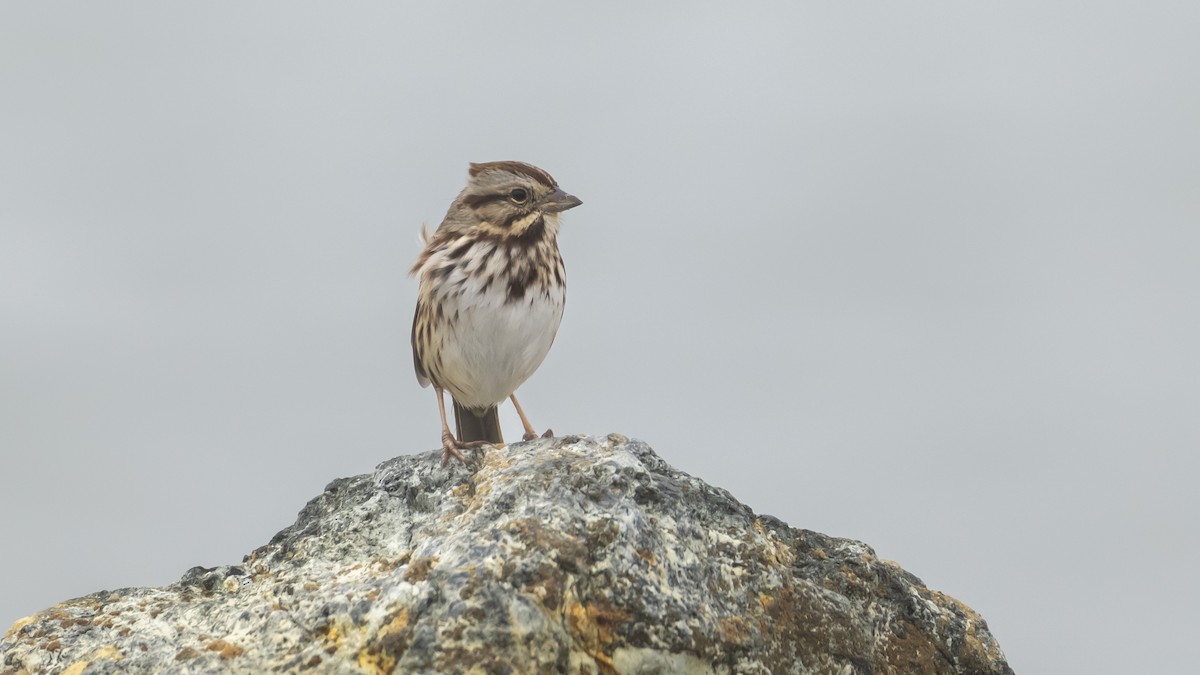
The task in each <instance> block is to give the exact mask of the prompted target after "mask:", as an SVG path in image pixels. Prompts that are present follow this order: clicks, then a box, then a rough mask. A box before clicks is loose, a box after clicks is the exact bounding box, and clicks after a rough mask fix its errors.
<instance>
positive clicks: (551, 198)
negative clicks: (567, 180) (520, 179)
mask: <svg viewBox="0 0 1200 675" xmlns="http://www.w3.org/2000/svg"><path fill="white" fill-rule="evenodd" d="M582 203H583V200H581V199H580V198H579V197H576V196H575V195H569V194H567V193H565V192H563V191H562V190H555V191H554V192H551V193H550V194H548V195H546V196H545V197H543V198H542V204H541V206H542V210H543V211H545V212H546V213H559V212H561V211H566V210H567V209H573V208H575V207H576V206H579V205H580V204H582Z"/></svg>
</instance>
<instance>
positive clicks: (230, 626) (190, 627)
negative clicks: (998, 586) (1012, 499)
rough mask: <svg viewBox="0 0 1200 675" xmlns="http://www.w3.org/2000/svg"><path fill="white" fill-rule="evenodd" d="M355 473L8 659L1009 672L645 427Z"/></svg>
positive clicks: (908, 593)
mask: <svg viewBox="0 0 1200 675" xmlns="http://www.w3.org/2000/svg"><path fill="white" fill-rule="evenodd" d="M440 453H441V450H440V449H439V450H437V451H436V452H434V453H426V454H421V455H415V456H409V457H399V458H396V459H392V460H389V461H387V462H384V463H383V464H381V465H379V467H378V469H377V470H376V471H375V473H374V474H370V475H362V476H355V477H353V478H342V479H339V480H335V481H334V482H332V483H330V484H329V486H328V487H327V488H326V489H325V492H324V493H323V494H321V495H320V496H318V497H317V498H316V499H313V500H312V501H311V502H309V503H308V505H307V506H305V507H304V509H303V510H302V511H301V512H300V515H299V517H298V518H297V520H296V523H295V524H294V525H292V526H291V527H289V528H287V529H285V530H283V531H282V532H280V533H279V534H277V535H275V537H274V538H273V539H272V540H271V542H270V543H268V544H267V545H265V546H263V547H261V548H259V549H258V550H256V551H254V552H253V553H251V554H250V555H248V556H246V558H245V559H244V561H243V563H242V564H240V565H232V566H223V567H216V568H201V567H195V568H192V569H191V570H188V571H187V573H185V574H184V575H183V578H182V579H180V580H179V582H177V583H174V584H171V585H169V586H165V587H162V588H125V589H120V590H116V591H102V592H99V593H94V594H92V595H89V596H86V597H83V598H78V599H75V600H69V601H67V602H63V603H61V604H58V605H56V606H54V607H51V608H50V609H47V610H45V611H44V612H41V613H40V614H37V615H34V616H31V617H28V618H25V619H22V620H20V621H18V622H17V623H16V624H14V625H13V627H12V628H10V629H9V630H8V632H7V634H6V635H5V637H4V639H3V641H2V642H0V671H2V672H4V673H20V672H23V671H29V672H34V673H37V672H62V673H71V674H79V673H86V674H87V675H99V674H101V673H160V672H179V673H207V672H214V673H219V672H231V673H233V672H236V673H259V672H302V671H308V670H311V671H313V672H335V673H391V672H396V673H468V672H470V673H581V674H582V673H595V674H602V673H603V674H608V673H639V674H642V675H652V674H656V673H662V674H666V673H763V674H770V673H830V674H836V675H849V674H851V673H981V674H982V673H1011V672H1012V670H1011V669H1010V668H1009V667H1008V664H1007V663H1006V662H1005V660H1004V655H1003V653H1002V652H1001V651H1000V647H999V645H998V644H997V643H996V640H995V639H994V638H993V637H992V635H991V633H990V632H988V628H987V624H986V623H985V622H984V621H983V619H981V618H980V617H979V615H978V614H976V613H975V612H974V611H972V610H971V609H970V608H969V607H967V606H965V605H963V604H962V603H960V602H958V601H956V600H954V599H953V598H950V597H948V596H946V595H943V594H941V593H938V592H937V591H933V590H930V589H929V588H926V587H925V585H924V584H923V583H922V582H921V581H920V580H919V579H918V578H916V577H915V576H913V575H911V574H909V573H908V572H905V571H904V570H902V569H900V567H898V566H897V565H896V564H894V563H891V562H888V561H885V560H880V559H879V558H877V557H876V556H875V553H874V552H873V551H872V550H871V548H870V547H868V546H866V545H865V544H862V543H859V542H857V541H851V540H849V539H835V538H832V537H828V536H825V535H823V534H818V533H816V532H811V531H808V530H798V529H793V528H790V527H788V526H787V525H786V524H785V523H783V522H781V521H779V520H777V519H775V518H772V517H770V516H756V515H755V514H754V513H752V512H751V511H750V509H749V508H747V507H746V506H744V505H742V504H741V503H739V502H738V501H737V500H735V499H734V498H733V497H732V496H731V495H729V494H728V493H727V492H725V491H724V490H721V489H719V488H715V487H712V486H710V485H707V484H706V483H704V482H703V481H700V480H698V479H696V478H693V477H691V476H689V475H687V474H685V473H682V472H680V471H677V470H675V469H673V468H671V467H670V466H668V465H667V464H666V463H665V462H663V461H662V460H661V459H660V458H659V457H658V456H657V455H655V454H654V452H653V451H652V450H651V449H650V448H649V447H648V446H647V445H645V444H644V443H641V442H639V441H632V440H627V439H626V438H624V437H622V436H618V435H616V434H613V435H610V436H608V437H607V438H586V437H584V438H580V437H568V438H553V439H541V440H537V441H532V442H529V443H516V444H513V445H511V446H509V447H507V448H500V449H491V450H489V451H488V452H487V453H486V454H485V456H484V457H483V458H482V460H481V462H480V465H479V467H478V468H477V470H476V471H475V472H474V473H472V471H470V470H468V469H466V468H464V467H461V466H457V465H451V466H449V467H446V468H443V467H441V465H440V463H439V461H438V459H437V458H438V456H439V455H440Z"/></svg>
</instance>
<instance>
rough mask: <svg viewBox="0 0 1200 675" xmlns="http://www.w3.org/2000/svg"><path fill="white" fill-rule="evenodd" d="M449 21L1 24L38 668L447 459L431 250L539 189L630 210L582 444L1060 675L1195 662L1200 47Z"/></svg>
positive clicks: (726, 7)
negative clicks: (776, 525) (129, 612)
mask: <svg viewBox="0 0 1200 675" xmlns="http://www.w3.org/2000/svg"><path fill="white" fill-rule="evenodd" d="M405 4H407V3H405ZM405 4H402V3H370V2H358V3H353V4H352V5H346V4H344V3H338V4H334V3H328V4H313V3H296V2H288V3H254V4H250V3H158V2H126V3H120V4H111V3H104V4H99V3H68V4H64V3H54V4H46V3H4V4H0V92H2V94H0V96H2V98H0V458H2V464H0V472H2V475H3V490H2V491H0V513H3V518H4V520H3V526H2V532H3V533H2V536H0V541H2V542H3V550H4V554H3V555H0V629H3V628H4V627H6V626H7V625H8V624H9V623H10V622H11V621H13V620H15V619H17V618H18V617H21V616H24V615H26V614H30V613H32V612H34V611H36V610H39V609H42V608H44V607H45V606H48V605H50V604H52V603H54V602H57V601H60V600H63V599H66V598H69V597H73V596H78V595H82V594H86V593H89V592H93V591H97V590H101V589H109V588H117V587H121V586H143V585H159V584H164V583H168V582H171V581H173V580H176V579H178V577H179V576H180V575H181V574H182V573H183V572H184V570H186V569H187V568H188V567H191V566H193V565H216V564H222V563H231V562H236V561H238V560H240V559H241V556H242V555H243V554H244V553H246V552H248V551H250V550H251V549H253V548H254V547H256V546H258V545H260V544H262V543H264V542H265V541H267V540H268V539H269V538H270V537H271V535H272V534H273V533H274V532H275V531H277V530H278V529H280V528H282V527H284V526H286V525H288V524H289V523H290V522H292V520H293V518H294V516H295V513H296V512H297V511H298V510H299V509H300V508H301V507H302V506H303V504H304V502H305V501H306V500H307V499H309V498H311V497H313V496H315V495H316V494H317V493H319V492H320V491H321V489H322V488H323V486H324V485H325V484H326V483H327V482H328V481H330V480H331V479H333V478H335V477H338V476H345V475H352V474H357V473H363V472H367V471H370V470H371V469H372V468H373V467H374V465H375V464H376V463H378V462H380V461H382V460H384V459H387V458H389V457H391V456H394V455H398V454H407V453H412V452H416V451H424V450H432V449H434V448H436V447H437V446H438V444H439V436H438V433H439V432H438V422H437V408H436V405H435V402H434V397H433V394H432V393H431V392H430V391H429V390H425V389H421V388H419V387H418V386H417V384H416V381H415V379H414V377H413V373H412V361H411V353H410V350H409V345H408V337H409V326H410V321H411V320H412V308H413V303H414V296H415V284H414V282H413V281H412V280H411V279H409V278H407V276H406V273H407V269H408V266H409V265H410V264H411V262H412V260H413V258H414V257H415V256H416V254H417V251H418V248H417V242H416V233H417V230H418V228H419V227H420V224H421V223H422V221H428V222H430V224H432V225H436V224H437V222H438V221H439V220H440V218H441V216H442V215H443V214H444V212H445V209H446V206H447V204H448V203H449V201H450V200H451V199H452V198H453V197H454V195H455V194H456V193H457V192H458V190H459V189H460V188H461V187H462V185H463V183H464V181H465V176H466V167H467V163H468V162H470V161H488V160H496V159H519V160H524V161H528V162H532V163H534V164H537V165H539V166H542V167H543V168H546V169H547V170H549V171H550V172H551V173H553V174H554V176H555V177H556V178H557V179H558V180H559V182H560V183H561V184H562V186H563V187H564V188H565V189H567V190H569V191H570V192H573V193H575V194H577V195H579V196H580V197H581V198H582V199H583V200H584V206H582V207H580V208H578V209H575V210H572V211H571V212H569V213H568V214H566V216H565V218H564V228H563V233H562V236H561V239H560V243H561V246H562V249H563V254H564V258H565V259H566V264H567V271H568V277H569V296H570V300H569V302H568V308H567V312H566V317H565V319H564V323H563V326H562V329H561V330H560V332H559V335H558V340H557V343H556V345H555V348H554V350H553V351H552V352H551V354H550V357H549V358H548V359H547V360H546V362H545V363H544V364H543V366H542V369H541V370H540V371H539V372H538V373H537V375H535V376H534V378H533V379H532V380H530V381H529V382H528V383H527V384H526V385H525V387H524V388H523V389H522V393H523V396H522V399H521V400H522V403H523V404H524V406H525V408H526V410H527V411H528V412H529V413H530V415H531V417H532V418H533V421H534V423H535V424H536V425H539V426H546V425H549V426H552V427H553V428H554V429H555V431H557V432H559V433H560V434H564V433H588V434H604V433H607V432H610V431H618V432H621V433H624V434H626V435H630V436H634V437H638V438H642V439H645V440H646V441H648V442H650V443H651V444H652V445H653V446H654V447H655V449H656V450H657V451H658V452H659V454H661V455H662V456H663V457H664V458H665V459H666V460H668V461H669V462H671V463H672V464H674V465H675V466H677V467H679V468H681V469H683V470H685V471H688V472H689V473H692V474H694V475H696V476H699V477H701V478H703V479H705V480H707V481H709V482H711V483H714V484H716V485H719V486H722V487H725V488H727V489H729V490H730V491H731V492H732V493H733V494H734V495H735V496H737V497H738V498H740V499H742V500H743V501H745V502H746V503H748V504H749V505H750V506H752V507H753V508H754V509H755V510H757V511H759V512H761V513H769V514H772V515H775V516H777V517H779V518H782V519H784V520H786V521H787V522H788V523H790V524H791V525H793V526H796V527H804V528H809V529H815V530H819V531H822V532H825V533H828V534H831V535H836V536H843V537H851V538H855V539H860V540H863V541H865V542H867V543H869V544H871V545H872V546H874V547H875V548H876V550H877V551H878V553H879V554H880V555H881V556H882V557H885V558H889V559H893V560H896V561H897V562H899V563H900V564H901V565H903V566H904V567H905V568H906V569H908V570H910V571H911V572H913V573H914V574H916V575H918V576H920V577H921V578H922V579H924V580H925V582H926V583H927V584H929V585H930V586H931V587H933V588H936V589H939V590H942V591H945V592H947V593H950V594H951V595H953V596H955V597H957V598H959V599H961V600H963V601H964V602H966V603H968V604H969V605H971V606H972V607H974V608H975V609H977V610H978V611H980V612H981V613H982V614H983V616H984V617H985V618H986V619H987V620H988V622H989V624H990V626H991V628H992V630H993V631H994V633H995V634H996V636H997V637H998V638H999V640H1000V643H1001V645H1002V646H1003V647H1004V649H1005V651H1006V653H1007V654H1008V657H1009V660H1010V662H1011V663H1012V665H1013V667H1014V669H1016V671H1017V672H1020V673H1022V674H1023V675H1024V674H1027V673H1064V672H1081V673H1082V672H1086V673H1114V674H1115V673H1131V672H1180V671H1181V670H1182V669H1183V668H1184V664H1185V663H1193V657H1192V656H1191V655H1190V644H1191V641H1192V640H1193V638H1194V635H1195V632H1196V630H1197V628H1198V626H1197V625H1196V623H1195V622H1196V619H1195V613H1194V612H1195V610H1194V605H1195V604H1196V603H1197V601H1200V580H1198V579H1200V577H1197V575H1196V574H1195V573H1194V571H1193V568H1194V566H1195V560H1196V559H1197V557H1198V556H1200V538H1198V537H1197V526H1196V514H1197V513H1200V497H1197V490H1196V489H1195V486H1194V482H1195V477H1196V475H1197V469H1198V468H1200V467H1198V461H1197V452H1196V451H1197V447H1198V446H1200V415H1198V414H1197V411H1198V410H1200V391H1198V385H1197V382H1198V381H1200V359H1198V357H1197V350H1196V347H1195V345H1197V344H1200V316H1198V314H1197V307H1198V306H1200V265H1198V261H1200V197H1198V194H1200V190H1198V188H1200V122H1198V120H1200V40H1197V39H1196V35H1197V34H1200V21H1198V19H1200V8H1198V6H1196V5H1190V4H1187V3H1158V2H1150V3H1110V2H1098V3H1061V2H1049V3H1047V2H1008V3H961V2H926V3H905V4H903V5H901V4H897V3H865V4H864V3H778V4H768V3H762V4H759V3H748V4H747V3H740V4H737V3H694V2H688V3H658V4H656V5H654V6H653V7H644V6H642V5H641V4H639V3H604V4H603V5H600V4H596V5H594V6H589V7H573V6H568V5H563V4H557V3H549V2H546V3H518V2H509V3H479V4H460V5H451V4H450V3H426V4H425V5H423V6H422V7H416V8H414V7H411V6H404V5H405ZM735 4H736V8H735ZM504 414H505V415H507V417H505V424H506V427H507V429H508V430H509V432H508V433H509V434H510V435H511V436H512V437H514V438H515V437H518V436H519V434H518V433H517V430H518V429H519V424H518V423H517V421H516V419H515V416H514V415H512V414H511V410H506V411H505V413H504Z"/></svg>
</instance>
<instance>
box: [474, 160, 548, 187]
mask: <svg viewBox="0 0 1200 675" xmlns="http://www.w3.org/2000/svg"><path fill="white" fill-rule="evenodd" d="M485 171H507V172H509V173H515V174H517V175H519V176H529V177H530V178H532V179H534V180H536V181H537V182H539V183H541V184H542V185H545V186H546V187H548V188H552V189H553V188H557V187H558V183H557V182H556V181H555V180H554V177H553V176H551V175H550V174H548V173H546V172H545V171H542V170H541V169H539V168H537V167H536V166H534V165H532V164H526V163H525V162H513V161H504V162H482V163H479V164H476V163H474V162H472V163H471V168H470V170H469V171H468V173H469V174H470V176H471V177H472V178H474V177H475V176H478V175H479V174H481V173H483V172H485Z"/></svg>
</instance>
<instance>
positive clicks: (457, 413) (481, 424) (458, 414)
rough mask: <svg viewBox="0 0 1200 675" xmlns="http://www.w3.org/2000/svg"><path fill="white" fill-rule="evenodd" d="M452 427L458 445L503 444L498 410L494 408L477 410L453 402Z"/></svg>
mask: <svg viewBox="0 0 1200 675" xmlns="http://www.w3.org/2000/svg"><path fill="white" fill-rule="evenodd" d="M454 426H455V427H457V431H458V433H457V436H458V442H459V443H470V442H471V441H486V442H488V443H503V442H504V436H503V435H501V433H500V410H499V409H498V408H497V407H496V406H491V407H490V408H484V409H482V410H479V409H475V408H467V407H465V406H463V405H462V404H461V403H459V402H458V401H455V402H454Z"/></svg>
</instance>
